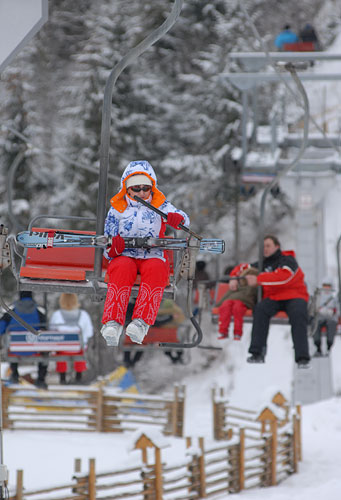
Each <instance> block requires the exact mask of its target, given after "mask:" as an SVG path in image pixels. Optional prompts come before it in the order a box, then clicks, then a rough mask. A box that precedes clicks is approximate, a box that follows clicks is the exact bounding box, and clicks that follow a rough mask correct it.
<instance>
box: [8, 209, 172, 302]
mask: <svg viewBox="0 0 341 500" xmlns="http://www.w3.org/2000/svg"><path fill="white" fill-rule="evenodd" d="M41 218H51V216H43V215H42V216H39V217H35V218H34V219H33V221H32V222H31V223H30V225H29V228H28V230H29V231H35V232H42V233H46V232H49V231H61V232H62V231H63V230H62V229H55V228H54V229H52V228H46V227H37V226H34V227H33V224H35V223H36V222H37V220H38V219H41ZM54 218H58V219H70V218H72V219H75V220H79V219H81V220H84V218H82V217H59V216H56V217H54ZM86 220H88V221H89V222H94V219H86ZM67 232H68V233H74V234H93V235H95V234H96V232H95V231H75V230H71V231H70V230H67ZM10 242H11V243H13V245H14V242H13V240H12V239H11V240H10ZM15 252H16V254H17V255H19V257H20V260H21V265H20V269H15V275H16V278H17V281H18V288H19V290H20V291H32V292H35V291H38V292H45V293H48V292H60V293H61V292H67V293H76V294H86V295H90V296H91V297H92V298H93V299H94V300H97V301H102V300H104V299H105V296H106V293H107V284H106V280H105V273H106V270H107V267H108V261H107V259H105V258H104V257H103V258H102V276H101V277H100V278H99V279H98V278H96V277H95V276H94V261H95V248H88V247H77V248H72V247H71V248H70V247H68V248H67V247H63V248H61V247H59V248H58V247H55V248H54V247H52V248H46V249H36V248H28V249H25V251H24V252H23V254H20V253H19V251H18V249H17V247H15ZM166 252H167V254H168V259H169V263H170V271H171V272H170V282H169V284H168V286H167V287H166V289H165V292H164V296H165V297H170V298H174V294H175V287H174V286H173V276H174V260H173V259H174V257H173V252H172V251H171V250H166ZM13 262H14V258H13ZM139 283H140V276H138V277H137V279H136V282H135V284H134V286H133V289H132V293H131V296H132V297H136V296H137V294H138V289H139Z"/></svg>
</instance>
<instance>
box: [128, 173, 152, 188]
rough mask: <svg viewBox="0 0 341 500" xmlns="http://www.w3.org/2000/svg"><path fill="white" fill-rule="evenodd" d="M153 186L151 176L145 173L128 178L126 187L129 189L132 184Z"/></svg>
mask: <svg viewBox="0 0 341 500" xmlns="http://www.w3.org/2000/svg"><path fill="white" fill-rule="evenodd" d="M140 185H145V186H152V185H153V183H152V181H151V180H150V178H149V177H147V176H146V175H143V174H137V175H132V176H131V177H129V178H128V179H127V180H126V188H127V189H128V188H129V187H131V186H140Z"/></svg>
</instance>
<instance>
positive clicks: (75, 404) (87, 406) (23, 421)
mask: <svg viewBox="0 0 341 500" xmlns="http://www.w3.org/2000/svg"><path fill="white" fill-rule="evenodd" d="M184 404H185V390H184V387H183V386H180V387H179V386H176V387H175V388H174V396H173V397H170V396H162V397H158V396H148V395H141V394H132V393H129V392H125V393H122V392H119V393H118V392H117V390H115V389H113V388H109V387H103V386H98V387H88V388H85V387H84V388H83V387H82V388H77V389H75V388H51V389H49V390H48V391H42V390H39V389H36V388H32V389H31V388H29V389H26V388H23V389H21V388H20V389H18V388H13V387H6V386H3V387H2V410H3V428H4V429H10V430H37V429H39V430H49V431H51V430H52V431H74V432H79V431H81V432H123V431H130V430H131V431H135V430H137V429H138V428H139V426H140V425H142V424H144V425H148V424H150V425H153V426H155V425H156V426H158V427H161V429H162V432H163V433H164V434H165V435H172V436H180V437H181V436H182V435H183V421H184Z"/></svg>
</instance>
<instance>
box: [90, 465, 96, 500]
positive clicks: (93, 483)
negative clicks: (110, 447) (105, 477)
mask: <svg viewBox="0 0 341 500" xmlns="http://www.w3.org/2000/svg"><path fill="white" fill-rule="evenodd" d="M88 489H89V500H96V468H95V459H94V458H90V459H89V483H88Z"/></svg>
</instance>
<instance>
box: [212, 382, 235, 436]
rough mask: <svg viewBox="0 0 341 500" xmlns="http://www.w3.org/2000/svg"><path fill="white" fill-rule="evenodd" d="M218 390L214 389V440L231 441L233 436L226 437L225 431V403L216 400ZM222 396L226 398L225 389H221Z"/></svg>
mask: <svg viewBox="0 0 341 500" xmlns="http://www.w3.org/2000/svg"><path fill="white" fill-rule="evenodd" d="M215 394H216V390H215V389H214V388H213V389H212V404H213V438H214V439H216V440H217V441H220V440H221V439H226V438H227V439H229V438H230V437H231V436H230V435H229V434H228V435H226V433H225V431H224V426H225V403H224V402H223V401H218V402H217V401H216V400H215ZM220 396H221V397H223V396H224V392H223V389H222V388H221V389H220Z"/></svg>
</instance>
